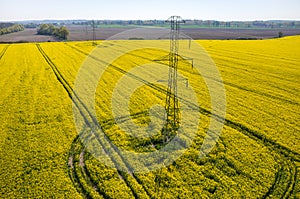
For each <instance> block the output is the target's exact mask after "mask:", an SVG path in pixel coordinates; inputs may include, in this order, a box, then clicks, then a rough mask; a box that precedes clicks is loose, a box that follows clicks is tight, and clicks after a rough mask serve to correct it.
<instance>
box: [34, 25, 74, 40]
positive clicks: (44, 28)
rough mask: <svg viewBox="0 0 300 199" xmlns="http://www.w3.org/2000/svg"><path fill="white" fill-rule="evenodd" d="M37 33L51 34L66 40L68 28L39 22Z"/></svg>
mask: <svg viewBox="0 0 300 199" xmlns="http://www.w3.org/2000/svg"><path fill="white" fill-rule="evenodd" d="M37 34H38V35H53V36H55V37H57V38H58V39H62V40H66V39H67V38H68V35H69V30H68V29H67V28H66V27H64V26H62V27H59V28H58V27H55V26H54V25H53V24H41V25H40V26H39V28H38V30H37Z"/></svg>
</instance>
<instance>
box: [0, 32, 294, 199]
mask: <svg viewBox="0 0 300 199" xmlns="http://www.w3.org/2000/svg"><path fill="white" fill-rule="evenodd" d="M13 34H17V33H13ZM129 42H130V41H129ZM152 42H158V41H152ZM98 43H100V41H98ZM198 43H199V44H201V45H202V46H203V47H204V48H205V49H206V51H207V52H208V53H209V55H210V56H211V57H212V59H213V60H214V62H215V63H216V65H217V67H218V68H219V70H220V73H221V75H222V78H223V81H224V85H225V88H226V97H227V114H226V120H225V127H224V129H223V131H222V134H221V137H220V139H219V140H218V142H217V145H216V147H215V148H214V149H213V151H212V152H211V153H210V154H208V156H207V157H205V158H203V159H199V158H198V155H199V149H200V146H201V144H202V142H203V137H204V135H205V133H206V130H207V126H208V121H209V117H210V113H209V111H210V103H209V95H208V92H207V88H206V86H205V83H204V81H200V82H199V81H195V80H196V79H199V78H195V75H196V76H197V74H196V73H195V71H193V70H191V69H190V68H187V67H186V66H184V65H179V71H180V72H181V73H182V74H184V75H185V76H186V77H188V78H189V81H190V84H191V85H192V86H193V87H194V88H195V92H196V93H197V95H198V100H199V102H200V113H201V124H200V126H199V129H198V132H197V136H196V139H195V140H194V142H193V144H192V146H191V147H190V148H189V149H188V150H187V151H186V152H185V153H184V155H183V156H181V157H180V158H179V159H178V160H177V161H176V162H175V163H173V164H171V165H170V166H168V167H166V168H163V169H161V170H160V171H153V172H149V173H145V174H130V173H125V172H120V171H117V170H115V169H112V168H109V167H107V166H106V165H104V164H102V163H100V162H98V161H97V160H96V159H95V158H94V157H93V156H91V155H90V154H89V152H88V151H87V150H86V149H85V148H84V146H83V145H82V143H81V141H80V139H78V136H77V132H76V130H75V126H74V123H73V115H72V114H73V113H72V99H71V98H70V96H72V87H73V85H74V82H75V78H76V75H77V72H78V69H79V68H80V66H81V64H82V62H83V61H84V60H85V59H86V57H87V56H89V53H90V52H91V51H92V50H93V48H95V46H93V45H92V43H91V42H65V43H64V42H57V43H56V42H53V43H36V44H35V43H29V44H1V45H0V66H1V67H0V85H1V86H0V89H1V92H0V108H1V112H0V113H1V114H0V119H1V121H2V123H1V128H0V129H1V130H0V133H1V137H0V151H1V153H0V154H1V158H0V165H1V170H0V196H1V197H2V198H20V197H31V198H36V197H46V196H53V197H60V198H62V197H67V198H81V197H86V198H121V197H125V198H178V197H179V198H207V197H209V198H220V197H223V198H224V197H225V198H229V197H233V198H299V197H300V182H299V179H300V170H299V169H300V138H299V132H300V126H299V122H298V121H299V119H300V118H299V117H300V116H299V107H300V96H299V95H300V92H299V91H300V90H299V89H300V82H299V79H300V49H299V48H300V37H299V36H294V37H286V38H281V39H271V40H259V41H219V40H215V41H212V40H203V41H198ZM162 55H163V54H160V53H159V52H153V51H150V50H149V49H144V50H140V51H135V52H132V53H131V54H130V55H126V54H125V55H124V56H122V57H121V58H119V59H117V60H115V62H114V63H113V66H111V67H109V68H108V70H107V71H106V75H105V79H101V80H100V81H99V85H98V89H97V92H96V96H97V98H96V110H97V116H98V118H97V119H98V121H99V123H100V125H101V126H102V127H103V128H104V130H105V133H106V135H107V136H108V137H109V138H110V140H111V141H113V143H115V144H116V145H117V146H119V147H122V148H124V149H126V150H132V151H139V152H141V151H143V150H154V149H153V148H151V146H150V145H149V144H148V143H145V142H141V141H139V140H137V139H132V138H131V137H129V136H127V135H126V133H124V132H122V131H121V130H120V129H119V128H118V126H117V125H116V124H115V123H114V122H113V117H112V114H111V110H110V100H111V93H112V91H113V88H114V87H113V86H114V85H115V83H116V82H117V81H118V79H119V78H120V77H122V76H124V75H126V74H124V71H128V70H129V69H131V68H133V67H135V66H136V65H137V64H141V63H146V62H149V59H150V60H152V59H154V58H157V57H159V56H162ZM128 58H131V59H128ZM94 59H96V58H94ZM128 60H135V62H130V61H128ZM145 98H148V99H150V100H144V99H145ZM153 102H156V103H160V104H163V103H164V93H162V92H161V91H160V90H159V89H156V87H149V86H144V87H142V88H141V89H138V90H137V91H136V92H135V93H134V95H133V96H132V99H131V112H132V113H139V114H138V117H136V118H134V119H135V120H136V122H137V123H141V124H145V123H146V124H147V123H148V122H149V115H148V114H147V110H148V108H149V107H150V106H151V105H152V104H153ZM83 117H88V115H84V114H83ZM120 158H121V157H120ZM121 159H122V158H121ZM129 166H130V165H129Z"/></svg>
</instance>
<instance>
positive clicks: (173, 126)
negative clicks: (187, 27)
mask: <svg viewBox="0 0 300 199" xmlns="http://www.w3.org/2000/svg"><path fill="white" fill-rule="evenodd" d="M166 22H168V23H170V24H171V32H170V52H169V56H168V58H169V77H168V88H167V94H166V104H165V109H166V116H165V119H166V123H165V125H164V127H163V129H162V134H163V139H164V140H163V142H168V139H169V137H170V136H172V134H174V133H175V132H176V131H177V130H178V128H179V125H180V110H179V102H178V96H177V94H178V93H177V79H178V74H177V68H178V60H179V55H178V49H179V33H180V24H181V23H184V20H182V18H181V17H179V16H171V17H170V18H169V19H168V20H167V21H166Z"/></svg>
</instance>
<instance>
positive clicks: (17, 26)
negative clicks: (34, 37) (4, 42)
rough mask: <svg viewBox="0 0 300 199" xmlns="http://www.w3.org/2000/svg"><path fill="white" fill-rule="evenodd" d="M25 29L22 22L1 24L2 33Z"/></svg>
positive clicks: (0, 30)
mask: <svg viewBox="0 0 300 199" xmlns="http://www.w3.org/2000/svg"><path fill="white" fill-rule="evenodd" d="M22 30H24V26H22V25H20V24H12V23H1V24H0V35H5V34H9V33H13V32H19V31H22Z"/></svg>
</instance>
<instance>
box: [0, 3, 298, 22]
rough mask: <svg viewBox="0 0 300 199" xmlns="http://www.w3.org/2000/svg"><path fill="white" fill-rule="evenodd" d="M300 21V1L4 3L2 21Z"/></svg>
mask: <svg viewBox="0 0 300 199" xmlns="http://www.w3.org/2000/svg"><path fill="white" fill-rule="evenodd" d="M171 15H180V16H182V17H183V18H185V19H211V20H224V21H230V20H272V19H285V20H300V0H172V1H171V0H60V1H59V0H51V1H49V0H45V1H43V0H0V21H10V20H37V19H167V18H168V17H169V16H171Z"/></svg>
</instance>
